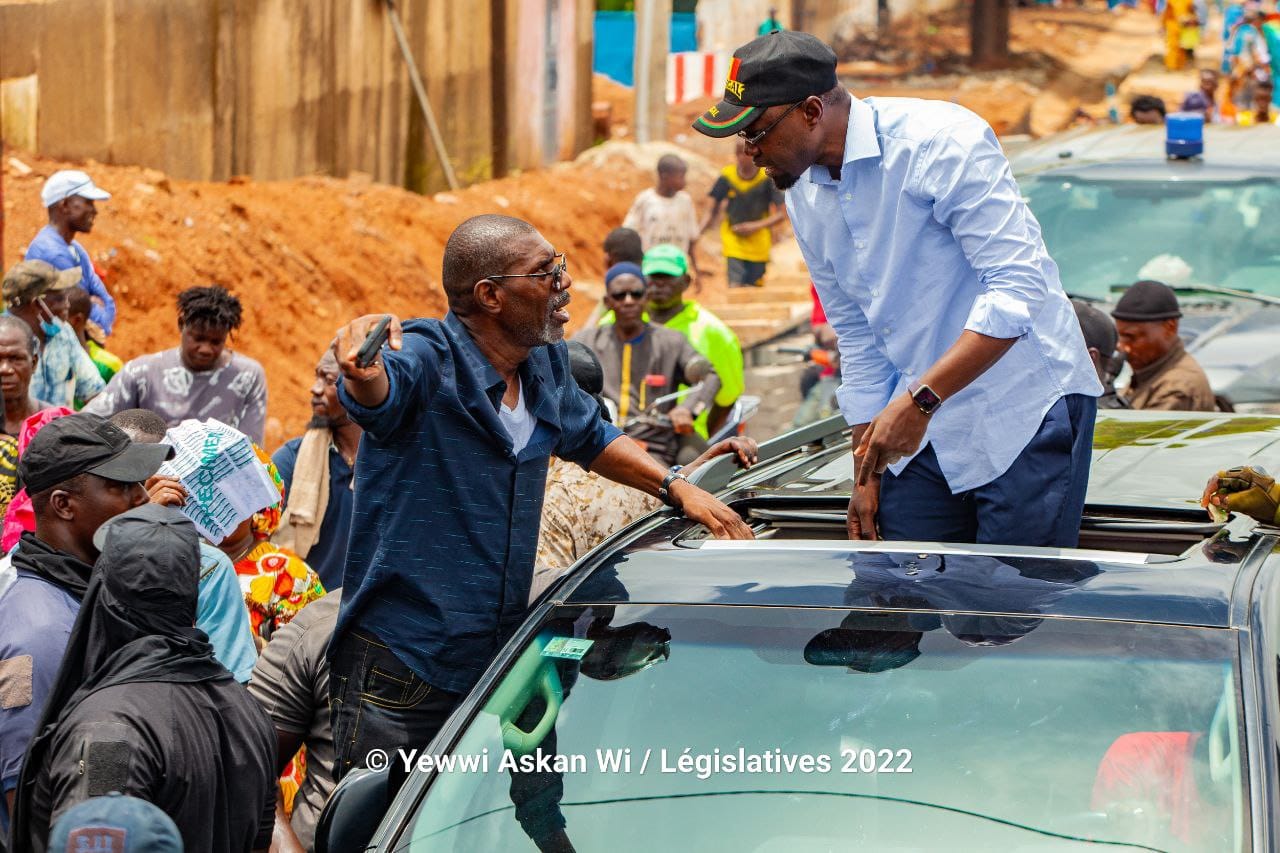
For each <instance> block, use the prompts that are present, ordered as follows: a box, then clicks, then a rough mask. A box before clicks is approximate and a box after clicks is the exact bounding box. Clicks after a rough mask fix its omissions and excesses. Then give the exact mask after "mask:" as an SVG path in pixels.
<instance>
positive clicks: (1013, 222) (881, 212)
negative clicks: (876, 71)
mask: <svg viewBox="0 0 1280 853" xmlns="http://www.w3.org/2000/svg"><path fill="white" fill-rule="evenodd" d="M787 210H788V212H789V213H790V215H791V223H792V226H793V227H794V229H795V234H796V239H797V241H798V242H799V244H800V249H801V251H802V252H803V254H804V258H805V262H806V263H807V264H808V267H809V275H810V276H811V277H812V279H813V283H814V285H815V286H816V287H817V290H818V297H819V298H820V299H821V301H822V306H823V308H824V309H825V310H826V313H827V319H828V321H829V322H830V323H831V325H832V326H833V327H834V328H835V330H836V333H837V334H838V336H839V339H840V370H841V375H842V384H841V387H840V390H839V391H838V392H837V399H838V400H839V403H840V410H841V412H843V414H844V416H845V419H846V420H847V421H848V422H849V423H850V424H864V423H868V422H870V421H871V420H872V419H873V418H874V417H875V416H876V415H877V414H879V413H880V411H881V410H882V409H883V408H884V407H885V405H886V404H888V403H889V401H890V400H891V399H893V398H894V397H895V396H896V395H898V394H901V393H904V392H905V391H906V388H907V385H908V384H910V383H911V382H912V381H913V380H915V379H918V378H919V377H920V376H921V375H922V374H924V373H925V371H927V370H928V369H929V368H930V367H931V366H932V365H933V364H934V362H936V361H937V360H938V359H939V358H940V357H941V356H942V354H943V353H944V352H946V351H947V349H949V348H950V347H951V345H952V344H954V343H955V342H956V341H957V340H958V339H959V337H960V335H961V333H962V332H963V331H964V330H966V329H968V330H971V331H974V332H978V333H979V334H983V335H987V336H990V337H993V338H1016V339H1017V342H1016V343H1014V345H1013V346H1012V347H1011V348H1010V349H1009V351H1008V352H1007V353H1005V355H1004V357H1003V358H1001V359H1000V360H999V361H998V362H996V364H995V365H993V366H992V367H991V368H990V369H989V370H988V371H987V372H986V373H984V374H983V375H982V376H980V377H978V379H976V380H974V382H972V383H971V384H970V385H969V386H968V387H967V388H965V389H964V390H963V391H961V392H959V393H958V394H956V395H955V396H954V397H952V398H951V399H948V400H945V401H943V404H942V406H941V407H940V408H939V409H938V410H937V411H936V412H935V413H934V414H933V416H932V417H931V418H930V421H929V427H928V432H927V433H926V434H925V442H926V443H929V444H932V445H933V449H934V453H935V454H936V455H937V457H938V463H939V465H940V467H941V468H942V472H943V474H944V475H945V476H946V478H947V484H948V485H949V486H950V487H951V490H952V492H956V493H958V492H962V491H967V490H969V489H974V488H977V487H978V486H982V485H985V484H987V483H989V482H991V481H992V480H994V479H996V478H997V477H999V476H1000V475H1001V474H1003V473H1004V472H1005V471H1007V470H1008V469H1009V466H1010V465H1012V464H1013V461H1014V460H1015V459H1016V458H1017V457H1018V454H1020V453H1021V452H1022V450H1023V448H1025V447H1026V446H1027V443H1028V442H1029V441H1030V440H1031V438H1032V436H1034V435H1035V434H1036V431H1037V430H1038V429H1039V428H1040V424H1041V422H1042V421H1043V420H1044V416H1045V414H1046V413H1047V412H1048V411H1049V409H1050V407H1051V406H1053V404H1054V403H1055V402H1056V401H1057V400H1058V399H1059V398H1060V397H1062V396H1064V395H1067V394H1087V395H1090V396H1095V397H1096V396H1097V395H1098V394H1100V393H1101V392H1102V386H1101V384H1100V383H1099V382H1098V377H1097V374H1096V372H1095V371H1094V368H1093V364H1092V362H1091V361H1090V360H1089V355H1088V352H1087V351H1086V349H1085V345H1084V338H1083V336H1082V335H1081V333H1080V326H1079V323H1078V322H1077V320H1076V316H1075V312H1074V311H1073V310H1072V307H1071V302H1070V301H1069V300H1068V299H1067V296H1066V294H1065V293H1064V292H1063V290H1062V284H1061V282H1060V281H1059V280H1058V267H1057V265H1056V264H1054V262H1053V260H1052V259H1051V258H1050V257H1049V253H1048V252H1047V251H1046V250H1045V247H1044V241H1043V240H1042V239H1041V236H1040V224H1039V223H1038V222H1036V219H1035V217H1034V216H1033V215H1032V214H1031V211H1030V210H1029V209H1028V208H1027V205H1026V203H1025V202H1024V201H1023V199H1022V194H1021V193H1020V191H1019V190H1018V185H1017V183H1016V182H1015V181H1014V179H1013V175H1012V173H1011V172H1010V171H1009V162H1008V160H1007V159H1006V158H1005V156H1004V152H1003V151H1001V149H1000V144H999V142H998V141H997V140H996V137H995V134H994V133H992V131H991V128H990V127H989V126H988V125H987V123H986V122H984V121H983V120H982V119H980V118H979V117H978V116H976V115H975V114H973V113H971V112H970V111H968V110H966V109H965V108H963V107H960V106H957V105H955V104H951V103H947V102H945V101H925V100H917V99H914V98H867V99H866V100H859V99H857V98H854V99H853V102H852V105H851V107H850V113H849V127H848V131H847V133H846V136H845V148H844V166H843V168H842V169H841V170H840V179H839V180H835V179H833V178H832V177H831V173H830V172H829V171H828V170H827V168H826V167H825V166H821V165H815V166H813V167H811V168H810V169H809V170H808V171H807V172H806V173H805V174H804V175H803V176H801V178H800V180H799V181H798V182H797V183H796V185H795V186H794V187H792V188H791V189H790V190H788V191H787ZM908 462H910V458H907V459H902V460H900V461H899V462H897V463H896V464H895V465H893V466H892V467H891V468H890V470H891V471H892V472H893V473H895V474H898V473H901V471H902V469H903V468H905V467H906V465H907V463H908Z"/></svg>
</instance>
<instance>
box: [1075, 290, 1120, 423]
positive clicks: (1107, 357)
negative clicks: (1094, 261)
mask: <svg viewBox="0 0 1280 853" xmlns="http://www.w3.org/2000/svg"><path fill="white" fill-rule="evenodd" d="M1071 307H1072V308H1074V309H1075V311H1076V319H1077V320H1078V321H1080V331H1081V333H1082V334H1083V335H1084V345H1085V347H1087V348H1088V350H1089V360H1090V361H1092V362H1093V369H1094V370H1096V371H1097V372H1098V380H1099V381H1100V382H1101V383H1102V396H1101V397H1099V398H1098V408H1099V409H1127V408H1129V404H1128V403H1127V402H1125V399H1124V398H1123V397H1121V396H1120V393H1119V392H1118V391H1116V385H1115V382H1116V374H1117V373H1119V372H1120V368H1121V367H1122V366H1123V365H1124V356H1122V355H1116V324H1115V323H1113V322H1111V318H1110V317H1108V316H1107V315H1106V314H1103V313H1102V312H1101V311H1099V310H1098V309H1097V308H1094V307H1093V306H1092V305H1090V304H1089V303H1088V302H1084V301H1082V300H1079V299H1073V300H1071Z"/></svg>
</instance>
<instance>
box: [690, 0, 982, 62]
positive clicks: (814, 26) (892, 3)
mask: <svg viewBox="0 0 1280 853" xmlns="http://www.w3.org/2000/svg"><path fill="white" fill-rule="evenodd" d="M958 4H959V0H889V15H890V17H891V18H895V19H896V18H899V17H902V16H905V15H911V14H924V13H929V12H939V11H942V10H945V9H949V8H951V7H953V6H956V5H958ZM770 7H773V8H775V9H777V10H778V19H779V20H780V21H782V23H783V24H784V25H785V26H787V27H795V28H800V29H803V30H804V31H805V32H808V33H812V34H813V35H815V36H817V37H818V38H820V39H822V40H823V41H826V42H830V41H831V40H832V37H833V36H834V35H835V33H836V32H837V30H839V29H840V28H841V27H842V26H847V25H849V24H850V23H852V24H855V25H857V26H865V27H874V26H875V25H876V15H877V0H698V12H697V14H698V38H699V48H700V49H701V50H704V51H720V50H727V51H729V52H732V51H733V50H735V49H736V48H738V47H739V46H741V45H743V44H746V43H747V42H749V41H751V40H752V39H753V38H755V37H756V30H757V28H759V26H760V24H761V22H762V21H764V19H765V18H766V17H767V15H768V11H769V8H770Z"/></svg>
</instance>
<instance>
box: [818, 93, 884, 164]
mask: <svg viewBox="0 0 1280 853" xmlns="http://www.w3.org/2000/svg"><path fill="white" fill-rule="evenodd" d="M879 156H880V138H879V136H878V135H877V134H876V111H875V109H874V108H872V106H871V105H870V104H868V103H867V102H866V101H863V100H860V99H858V98H855V97H853V96H852V95H850V96H849V124H848V126H847V127H846V128H845V132H844V160H843V163H844V165H846V166H847V165H849V164H850V163H854V162H856V161H858V160H866V159H869V158H871V157H879ZM842 175H843V173H842ZM808 176H809V180H810V181H812V182H813V183H815V184H833V183H836V181H835V180H833V179H832V177H831V172H830V170H829V169H827V167H826V166H823V165H821V164H818V163H815V164H813V165H812V166H810V167H809V172H808Z"/></svg>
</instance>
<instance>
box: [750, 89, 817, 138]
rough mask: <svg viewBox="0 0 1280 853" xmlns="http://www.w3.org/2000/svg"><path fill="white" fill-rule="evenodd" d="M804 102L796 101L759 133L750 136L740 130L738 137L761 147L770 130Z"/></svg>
mask: <svg viewBox="0 0 1280 853" xmlns="http://www.w3.org/2000/svg"><path fill="white" fill-rule="evenodd" d="M807 100H809V99H808V98H805V101H807ZM803 103H804V101H797V102H796V103H794V104H792V105H791V106H789V107H787V110H786V112H784V113H783V114H782V115H780V116H778V117H777V118H776V119H774V121H773V124H771V125H769V126H768V127H766V128H765V129H764V130H762V131H759V132H758V133H753V134H751V135H750V136H748V135H747V132H746V131H745V130H740V131H738V138H740V139H741V140H743V141H744V142H746V143H747V144H748V145H751V146H755V147H759V145H760V143H761V142H762V141H763V140H764V138H765V137H766V136H768V135H769V132H770V131H771V130H773V129H774V128H775V127H777V126H778V125H779V124H781V123H782V120H783V119H784V118H786V117H787V116H789V115H791V111H792V110H794V109H795V108H796V107H798V106H800V105H801V104H803Z"/></svg>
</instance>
